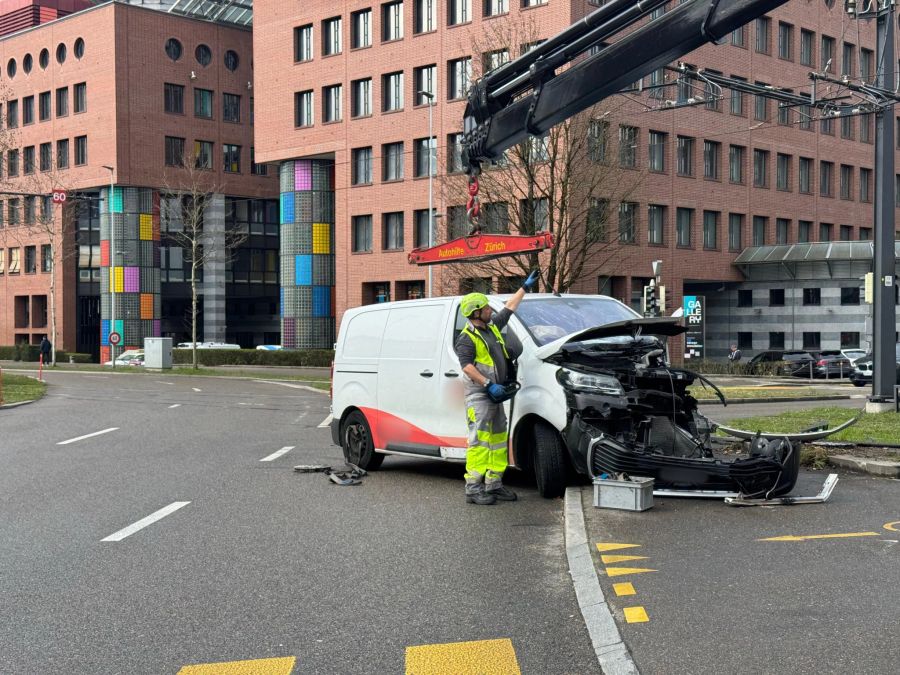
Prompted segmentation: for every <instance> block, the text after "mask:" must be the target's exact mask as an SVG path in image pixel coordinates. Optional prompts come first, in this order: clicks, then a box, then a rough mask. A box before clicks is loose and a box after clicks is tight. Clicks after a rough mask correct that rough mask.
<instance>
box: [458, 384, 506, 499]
mask: <svg viewBox="0 0 900 675" xmlns="http://www.w3.org/2000/svg"><path fill="white" fill-rule="evenodd" d="M466 418H467V420H468V427H469V439H468V444H469V446H468V450H467V451H466V482H467V483H480V482H481V481H482V480H487V481H488V482H492V481H497V480H499V479H500V478H501V477H502V476H503V472H504V471H506V467H507V465H508V464H509V460H508V459H507V456H508V455H507V447H506V446H507V439H508V438H509V432H508V431H507V428H506V412H505V411H504V410H503V404H502V403H494V402H492V401H491V399H489V398H488V397H487V396H486V395H484V394H476V395H470V396H466Z"/></svg>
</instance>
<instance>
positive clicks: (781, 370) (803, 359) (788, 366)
mask: <svg viewBox="0 0 900 675" xmlns="http://www.w3.org/2000/svg"><path fill="white" fill-rule="evenodd" d="M812 361H815V359H814V358H813V356H812V354H810V353H809V352H805V351H798V350H784V349H769V350H767V351H764V352H760V353H759V354H757V355H756V356H754V357H753V358H752V359H750V362H749V363H748V364H747V366H748V368H747V369H748V372H750V373H765V372H771V373H773V374H778V375H793V374H794V373H795V372H797V371H799V370H801V369H802V368H804V367H806V368H807V369H808V367H809V363H810V362H812Z"/></svg>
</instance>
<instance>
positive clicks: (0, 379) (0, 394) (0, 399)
mask: <svg viewBox="0 0 900 675" xmlns="http://www.w3.org/2000/svg"><path fill="white" fill-rule="evenodd" d="M0 405H3V368H0Z"/></svg>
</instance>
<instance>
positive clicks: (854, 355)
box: [841, 349, 866, 366]
mask: <svg viewBox="0 0 900 675" xmlns="http://www.w3.org/2000/svg"><path fill="white" fill-rule="evenodd" d="M841 354H843V355H844V357H845V358H847V359H849V360H850V365H852V366H855V365H856V362H857V361H859V360H860V359H861V358H863V357H864V356H865V355H866V350H865V349H842V350H841Z"/></svg>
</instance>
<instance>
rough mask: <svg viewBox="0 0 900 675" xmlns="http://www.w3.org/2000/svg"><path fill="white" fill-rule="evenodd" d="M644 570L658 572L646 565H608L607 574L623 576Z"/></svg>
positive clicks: (641, 572) (640, 572)
mask: <svg viewBox="0 0 900 675" xmlns="http://www.w3.org/2000/svg"><path fill="white" fill-rule="evenodd" d="M644 572H656V570H651V569H648V568H646V567H607V568H606V574H607V575H608V576H611V577H621V576H624V575H626V574H643V573H644Z"/></svg>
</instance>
